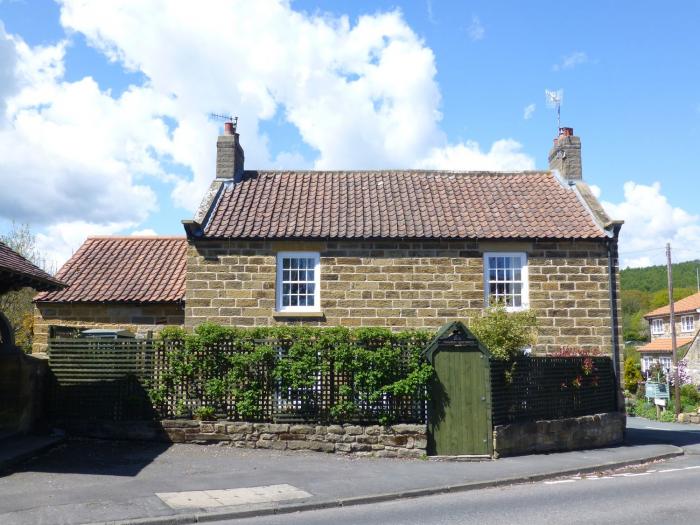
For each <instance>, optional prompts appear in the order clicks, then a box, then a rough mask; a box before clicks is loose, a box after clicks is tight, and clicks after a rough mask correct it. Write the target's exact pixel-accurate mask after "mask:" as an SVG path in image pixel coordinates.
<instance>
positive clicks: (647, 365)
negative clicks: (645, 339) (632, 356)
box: [642, 355, 652, 372]
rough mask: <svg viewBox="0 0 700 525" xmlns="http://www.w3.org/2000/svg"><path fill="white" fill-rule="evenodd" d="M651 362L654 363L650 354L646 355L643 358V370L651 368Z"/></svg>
mask: <svg viewBox="0 0 700 525" xmlns="http://www.w3.org/2000/svg"><path fill="white" fill-rule="evenodd" d="M651 364H652V359H651V357H649V356H648V355H645V356H644V357H643V358H642V372H646V371H647V370H649V369H650V368H651Z"/></svg>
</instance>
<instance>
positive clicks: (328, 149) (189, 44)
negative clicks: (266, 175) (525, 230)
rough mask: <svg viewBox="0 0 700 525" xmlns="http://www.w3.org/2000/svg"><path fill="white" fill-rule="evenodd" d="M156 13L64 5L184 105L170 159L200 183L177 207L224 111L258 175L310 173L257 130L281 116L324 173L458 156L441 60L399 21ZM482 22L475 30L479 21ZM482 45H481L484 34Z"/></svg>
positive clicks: (232, 11)
mask: <svg viewBox="0 0 700 525" xmlns="http://www.w3.org/2000/svg"><path fill="white" fill-rule="evenodd" d="M148 6H150V9H149V8H147V7H146V6H144V4H143V3H142V2H123V1H116V0H113V1H111V2H109V1H104V2H100V3H99V6H98V5H96V4H91V3H84V2H79V1H77V0H75V1H74V0H63V8H62V15H61V19H62V21H63V23H64V24H65V25H66V26H67V27H69V28H70V29H72V30H75V31H79V32H82V33H83V34H85V35H86V36H87V38H88V39H89V41H90V42H91V43H92V44H93V45H94V46H96V47H98V48H99V49H102V50H103V51H104V52H105V53H107V54H108V55H109V56H110V57H113V58H114V59H115V60H120V61H122V62H123V63H124V64H125V65H127V66H128V67H130V68H132V69H136V70H139V71H142V72H143V73H144V74H145V75H146V76H147V77H148V78H149V82H150V86H151V87H152V89H153V90H154V91H157V92H159V93H161V94H162V95H164V96H165V95H168V96H171V97H174V98H176V100H177V104H176V107H175V110H174V113H175V114H174V115H173V116H174V118H176V120H177V121H178V128H177V130H176V131H175V133H174V144H173V153H172V154H173V157H174V158H175V160H177V161H178V162H181V163H183V164H185V165H187V166H190V167H191V168H192V171H193V173H194V176H193V178H192V179H191V180H182V181H180V183H179V184H178V186H177V187H176V189H175V192H174V198H175V200H176V201H177V202H178V203H180V204H182V205H184V206H186V207H188V208H190V209H192V208H193V207H194V206H195V205H196V204H197V203H198V201H199V198H200V195H201V194H202V192H203V191H204V188H206V186H207V185H208V184H209V181H210V180H211V178H212V173H213V170H214V156H213V145H212V143H213V135H214V133H213V129H212V128H211V126H210V127H209V128H207V127H206V122H205V121H204V119H203V118H202V115H205V114H206V113H207V112H210V111H216V110H221V108H232V110H233V111H234V112H235V113H236V114H238V115H239V116H240V121H239V123H240V124H239V130H240V132H241V141H242V143H243V146H244V147H245V150H246V163H247V165H248V166H252V167H260V168H264V167H268V166H274V165H277V163H278V161H279V159H285V155H292V156H293V157H291V158H293V159H295V161H296V162H295V164H297V165H305V164H309V160H310V159H305V160H302V159H300V158H299V156H298V154H295V153H294V152H287V153H285V154H283V155H281V156H280V157H277V158H272V156H271V155H270V153H269V151H268V147H267V143H268V139H267V137H266V136H264V135H263V134H261V133H260V132H259V131H258V127H259V123H260V121H262V120H267V119H270V118H272V117H273V115H275V114H278V113H280V112H281V113H282V114H283V115H284V117H285V119H286V120H287V121H288V122H289V123H291V124H293V125H294V126H295V127H296V128H297V130H298V132H299V134H300V135H301V137H302V139H303V140H304V142H305V143H306V144H308V145H309V146H311V148H313V149H314V150H315V151H317V152H318V155H317V157H316V158H315V159H313V160H312V162H313V167H315V168H317V169H329V168H336V169H343V168H372V167H373V168H380V167H393V168H401V167H414V166H416V165H418V164H421V163H422V162H423V160H424V159H425V158H427V157H431V158H432V157H434V155H435V151H436V148H437V149H440V148H447V149H448V150H449V149H450V148H452V147H454V146H453V145H450V144H449V143H448V141H447V139H446V137H445V136H444V134H443V133H442V131H441V130H440V129H439V126H438V123H439V120H440V118H441V114H440V111H439V104H440V92H439V89H438V86H437V83H436V81H435V74H436V67H435V58H434V55H433V53H432V51H431V50H430V49H429V48H428V47H427V46H426V45H425V43H424V42H423V41H422V40H421V39H420V38H419V37H418V36H417V35H416V34H415V33H414V32H413V30H412V29H411V28H410V27H409V26H408V25H407V24H406V22H405V21H404V20H403V18H402V15H401V14H400V13H399V12H398V11H393V12H388V13H377V14H374V15H371V16H361V17H360V18H359V19H358V21H357V23H356V24H355V25H351V23H350V21H349V19H348V18H347V17H331V16H330V15H306V14H301V13H297V12H295V11H293V10H292V9H291V7H290V5H289V4H287V3H286V2H274V1H271V0H267V1H261V2H255V3H253V2H227V3H222V2H221V3H214V2H212V3H204V4H202V5H201V6H198V9H197V11H196V15H195V16H193V14H192V10H191V9H190V7H189V5H188V4H187V3H173V2H167V3H158V2H154V3H152V4H148ZM473 22H474V26H475V28H476V29H478V28H479V27H480V21H479V19H478V17H474V19H473ZM226 35H235V36H232V37H230V38H227V37H226ZM475 35H476V36H478V37H479V38H481V37H483V28H481V29H480V30H478V31H477V32H476V33H475ZM253 41H254V42H255V43H256V45H255V46H243V45H241V42H253ZM183 57H188V60H187V61H186V62H184V61H183ZM202 79H206V81H203V80H202ZM462 146H463V147H464V148H465V149H470V148H471V143H465V144H463V145H462ZM493 151H494V152H495V153H493V154H492V155H491V157H490V158H489V159H486V160H484V159H481V158H479V157H478V155H476V153H475V154H474V155H471V157H470V158H474V159H475V160H476V161H477V162H476V164H475V165H474V166H470V165H468V164H465V165H464V169H471V168H472V167H476V166H481V165H482V164H483V163H484V162H487V161H488V162H492V161H493V158H494V156H495V155H497V154H498V153H497V152H498V151H500V150H499V148H495V149H494V150H493ZM446 155H448V156H449V153H448V152H446ZM510 161H511V158H510V156H509V157H508V162H510Z"/></svg>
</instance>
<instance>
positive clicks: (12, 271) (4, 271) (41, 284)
mask: <svg viewBox="0 0 700 525" xmlns="http://www.w3.org/2000/svg"><path fill="white" fill-rule="evenodd" d="M25 286H28V287H31V288H34V289H36V290H58V289H59V288H63V287H64V286H65V284H64V283H62V282H61V281H59V280H58V279H56V278H54V277H51V276H50V275H49V274H48V273H46V272H45V271H44V270H42V269H41V268H39V267H37V266H36V265H34V264H32V263H31V262H29V261H28V260H27V259H26V258H24V257H22V256H21V255H20V254H18V253H17V252H16V251H14V250H13V249H11V248H10V247H9V246H7V245H6V244H5V243H2V242H0V293H3V292H6V291H9V290H16V289H19V288H23V287H25Z"/></svg>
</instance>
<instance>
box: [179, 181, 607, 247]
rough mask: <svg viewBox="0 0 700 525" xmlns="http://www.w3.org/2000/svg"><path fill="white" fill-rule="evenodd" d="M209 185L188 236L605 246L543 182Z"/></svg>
mask: <svg viewBox="0 0 700 525" xmlns="http://www.w3.org/2000/svg"><path fill="white" fill-rule="evenodd" d="M216 181H220V182H218V183H219V184H220V187H219V189H218V194H217V195H216V196H215V197H214V198H213V200H212V202H211V204H205V205H206V206H207V207H208V210H205V211H206V214H205V216H204V218H203V220H202V221H201V223H202V224H201V226H200V225H199V224H195V227H196V228H195V230H188V233H190V234H193V235H195V236H197V237H203V238H218V239H282V238H284V239H290V238H298V239H602V238H605V237H606V236H607V235H606V231H605V229H604V227H603V226H601V224H600V223H599V222H596V220H595V219H594V216H593V212H592V211H591V208H590V207H589V206H587V205H586V204H584V200H585V198H583V197H582V196H581V193H580V192H579V191H578V188H577V186H569V185H568V184H566V183H564V182H562V181H561V180H560V179H559V178H558V177H557V176H556V175H555V174H553V173H552V172H516V173H493V172H488V173H481V172H449V171H412V170H403V171H327V172H324V171H315V172H311V171H246V172H244V173H243V176H242V178H241V180H239V181H236V182H234V181H233V180H231V181H226V182H223V181H221V179H216ZM216 181H215V182H216ZM185 222H187V221H185ZM187 226H188V225H187V224H186V229H188V228H187ZM193 231H194V233H192V232H193Z"/></svg>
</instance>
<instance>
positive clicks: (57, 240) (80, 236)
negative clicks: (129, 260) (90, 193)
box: [36, 221, 133, 271]
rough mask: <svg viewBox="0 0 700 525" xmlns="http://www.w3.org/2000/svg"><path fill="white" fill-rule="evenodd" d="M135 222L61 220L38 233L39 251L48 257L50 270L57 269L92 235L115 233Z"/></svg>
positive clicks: (47, 265) (47, 263)
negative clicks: (96, 222)
mask: <svg viewBox="0 0 700 525" xmlns="http://www.w3.org/2000/svg"><path fill="white" fill-rule="evenodd" d="M132 227H133V224H131V223H128V222H123V223H108V224H95V223H89V222H85V221H71V222H59V223H56V224H52V225H50V226H49V227H48V228H46V231H44V232H41V233H38V234H37V236H36V244H37V248H38V249H39V252H40V253H41V254H42V255H43V256H44V258H45V259H46V267H47V268H48V269H49V271H54V270H57V269H58V268H59V267H60V266H61V265H62V264H63V263H64V262H65V261H66V260H68V258H69V257H70V256H71V255H73V253H74V252H75V250H77V249H78V248H79V247H80V245H81V244H82V243H83V241H85V239H86V238H87V237H88V236H90V235H113V234H115V233H118V232H121V231H124V230H125V229H127V228H132Z"/></svg>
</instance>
